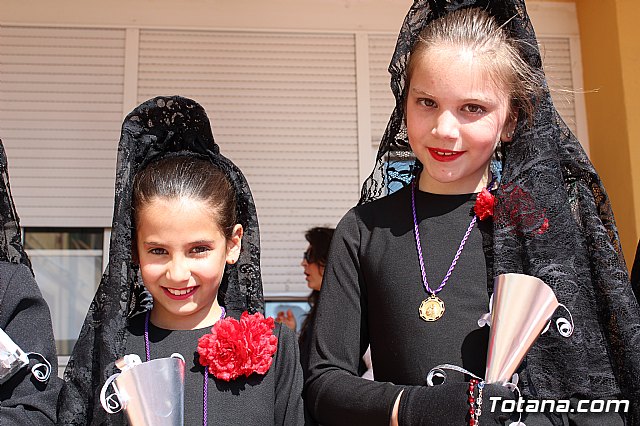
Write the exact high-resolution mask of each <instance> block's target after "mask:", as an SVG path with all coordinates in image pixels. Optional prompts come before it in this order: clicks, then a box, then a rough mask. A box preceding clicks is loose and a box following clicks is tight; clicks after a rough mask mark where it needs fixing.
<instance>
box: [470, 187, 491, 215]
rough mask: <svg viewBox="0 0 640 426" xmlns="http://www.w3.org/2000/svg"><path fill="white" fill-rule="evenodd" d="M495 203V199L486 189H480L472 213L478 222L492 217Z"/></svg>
mask: <svg viewBox="0 0 640 426" xmlns="http://www.w3.org/2000/svg"><path fill="white" fill-rule="evenodd" d="M495 203H496V197H494V196H493V194H492V193H490V192H489V190H488V189H487V188H482V191H480V193H479V194H478V196H477V197H476V204H475V206H473V211H474V212H475V213H476V215H477V216H478V218H479V219H480V220H485V219H486V218H488V217H489V216H493V206H494V205H495Z"/></svg>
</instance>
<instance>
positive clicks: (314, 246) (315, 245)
mask: <svg viewBox="0 0 640 426" xmlns="http://www.w3.org/2000/svg"><path fill="white" fill-rule="evenodd" d="M333 231H335V229H333V228H323V227H319V226H318V227H315V228H311V229H309V230H308V231H307V232H306V233H305V234H304V238H305V239H306V240H307V241H308V242H309V245H310V246H311V247H310V250H309V259H311V262H310V263H318V264H319V265H320V266H324V265H326V264H327V257H328V256H329V245H330V244H331V238H332V237H333Z"/></svg>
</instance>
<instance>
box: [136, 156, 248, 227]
mask: <svg viewBox="0 0 640 426" xmlns="http://www.w3.org/2000/svg"><path fill="white" fill-rule="evenodd" d="M156 198H166V199H193V200H199V201H203V202H205V203H206V204H207V205H208V206H209V209H210V213H211V216H212V220H214V221H215V222H216V224H217V225H218V228H220V232H222V234H223V235H224V236H225V238H227V239H229V238H231V235H232V233H233V227H234V226H235V225H236V224H237V221H236V194H235V192H234V190H233V188H232V186H231V184H230V183H229V180H228V179H227V177H226V175H225V174H224V173H223V172H222V170H220V168H218V167H216V166H215V165H214V164H213V163H211V161H209V160H206V159H202V158H197V157H187V156H169V157H165V158H162V159H160V160H158V161H155V162H152V163H150V164H149V165H147V167H145V168H144V169H142V170H140V171H139V172H138V173H137V174H136V177H135V180H134V183H133V194H132V206H133V215H134V220H135V224H136V225H137V224H138V214H137V213H138V212H139V211H141V210H142V209H144V208H145V206H146V205H147V204H149V203H150V202H151V201H153V200H154V199H156Z"/></svg>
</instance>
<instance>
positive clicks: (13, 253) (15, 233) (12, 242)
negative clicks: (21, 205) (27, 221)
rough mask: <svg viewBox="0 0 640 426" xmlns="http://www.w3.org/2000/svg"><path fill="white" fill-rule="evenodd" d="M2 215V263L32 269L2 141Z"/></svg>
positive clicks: (0, 189)
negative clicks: (24, 244) (24, 242)
mask: <svg viewBox="0 0 640 426" xmlns="http://www.w3.org/2000/svg"><path fill="white" fill-rule="evenodd" d="M0 179H2V182H1V185H2V187H1V188H0V197H1V199H0V209H2V211H0V214H1V215H2V216H1V218H2V232H0V261H4V262H9V263H22V264H24V265H26V266H28V267H29V269H31V261H30V260H29V257H28V256H27V253H26V252H25V251H24V247H23V246H22V234H21V231H20V219H19V218H18V213H17V212H16V206H15V204H14V203H13V197H12V196H11V186H10V185H9V169H8V165H7V155H6V153H5V152H4V145H3V144H2V140H0Z"/></svg>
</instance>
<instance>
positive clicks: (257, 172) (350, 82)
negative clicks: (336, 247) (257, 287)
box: [138, 30, 360, 294]
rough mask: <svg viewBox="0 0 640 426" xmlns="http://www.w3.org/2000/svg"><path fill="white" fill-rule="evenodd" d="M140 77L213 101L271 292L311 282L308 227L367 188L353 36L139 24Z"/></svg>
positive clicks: (163, 89)
mask: <svg viewBox="0 0 640 426" xmlns="http://www.w3.org/2000/svg"><path fill="white" fill-rule="evenodd" d="M138 87H139V89H138V90H139V93H138V98H139V101H143V100H146V99H148V98H151V97H153V96H155V95H157V94H166V95H171V94H179V95H182V96H187V97H192V98H193V99H196V100H197V101H199V102H200V103H201V104H202V105H203V106H204V107H205V109H206V110H207V113H208V114H209V118H210V120H211V123H212V127H213V131H214V136H215V139H216V142H217V143H218V144H219V145H220V147H221V152H222V153H223V154H224V155H226V156H227V157H229V158H230V159H231V160H233V161H234V162H235V163H236V164H237V165H238V166H239V167H240V168H241V169H242V170H243V172H244V173H245V175H246V177H247V180H248V181H249V185H250V186H251V189H252V192H253V195H254V198H255V201H256V207H257V210H258V217H259V221H260V231H261V240H262V275H263V280H264V284H265V292H267V293H272V294H273V293H278V292H300V293H306V292H308V289H307V288H306V285H305V280H304V276H303V275H302V269H301V267H300V261H301V259H302V252H303V251H304V249H305V248H306V246H307V243H306V241H305V239H304V232H305V230H306V229H308V228H309V227H311V226H322V225H330V226H335V225H336V224H337V222H338V220H339V219H340V218H341V217H342V216H343V215H344V213H346V211H347V210H348V209H349V208H350V207H352V206H353V205H354V204H355V203H356V202H357V199H358V195H359V185H360V184H359V182H358V167H357V164H358V163H357V161H358V160H357V158H358V152H357V149H358V146H357V119H356V73H355V41H354V36H353V35H352V34H347V35H343V34H309V33H271V32H215V31H168V30H167V31H165V30H141V31H140V58H139V86H138Z"/></svg>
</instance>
